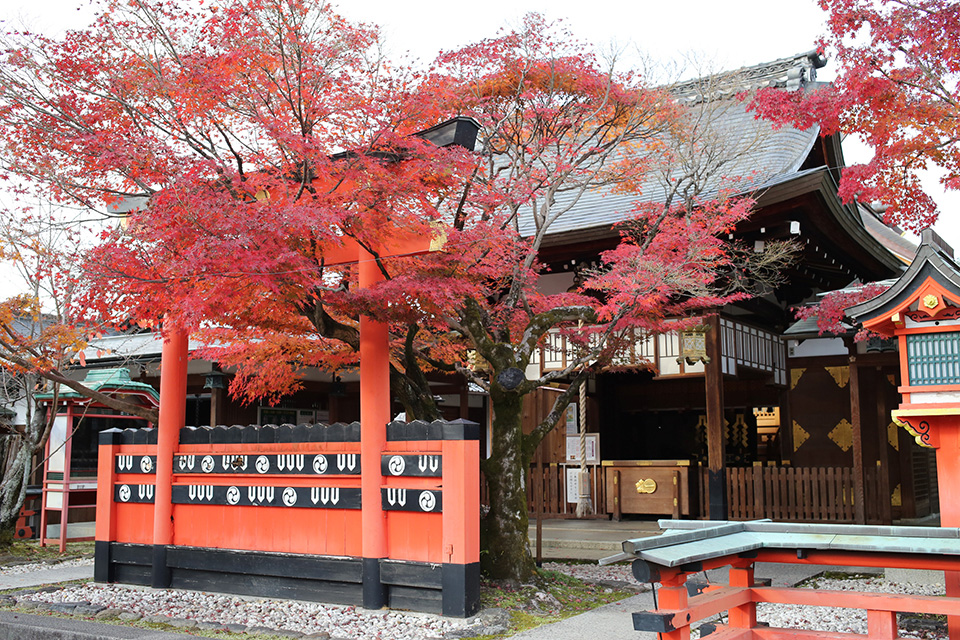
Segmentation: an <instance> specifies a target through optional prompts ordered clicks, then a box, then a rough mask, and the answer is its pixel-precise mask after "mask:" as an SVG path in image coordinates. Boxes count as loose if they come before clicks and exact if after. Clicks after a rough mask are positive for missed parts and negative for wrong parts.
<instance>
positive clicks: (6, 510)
mask: <svg viewBox="0 0 960 640" xmlns="http://www.w3.org/2000/svg"><path fill="white" fill-rule="evenodd" d="M0 449H2V454H3V457H2V458H0V459H2V460H3V463H4V465H3V467H4V468H3V480H2V481H0V547H6V546H8V545H9V544H10V543H11V542H13V534H14V532H15V530H16V525H17V519H18V518H19V516H20V508H21V507H22V506H23V502H24V500H25V499H26V496H27V482H28V481H29V479H30V463H31V461H32V460H33V450H34V447H33V446H30V444H29V443H28V441H27V440H26V438H24V437H23V436H20V435H8V436H4V437H3V443H2V445H0Z"/></svg>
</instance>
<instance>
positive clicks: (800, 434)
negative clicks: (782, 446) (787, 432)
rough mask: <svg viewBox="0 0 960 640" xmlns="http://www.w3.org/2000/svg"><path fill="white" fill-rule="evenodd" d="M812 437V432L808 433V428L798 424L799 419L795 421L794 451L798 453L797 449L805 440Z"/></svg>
mask: <svg viewBox="0 0 960 640" xmlns="http://www.w3.org/2000/svg"><path fill="white" fill-rule="evenodd" d="M809 439H810V434H809V433H807V430H806V429H804V428H803V427H801V426H800V425H799V424H797V421H796V420H794V421H793V451H794V453H796V451H797V449H799V448H800V445H802V444H803V443H804V442H806V441H807V440H809Z"/></svg>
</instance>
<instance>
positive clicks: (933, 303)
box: [923, 293, 940, 309]
mask: <svg viewBox="0 0 960 640" xmlns="http://www.w3.org/2000/svg"><path fill="white" fill-rule="evenodd" d="M939 304H940V298H938V297H937V296H935V295H933V294H932V293H931V294H928V295H925V296H923V306H925V307H926V308H927V309H936V308H937V306H938V305H939Z"/></svg>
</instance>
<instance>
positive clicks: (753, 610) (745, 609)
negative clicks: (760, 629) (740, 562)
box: [728, 564, 757, 629]
mask: <svg viewBox="0 0 960 640" xmlns="http://www.w3.org/2000/svg"><path fill="white" fill-rule="evenodd" d="M730 586H731V587H738V588H740V589H749V588H751V587H753V565H752V564H751V565H749V566H747V567H730ZM728 619H729V620H730V626H731V627H737V628H739V629H753V628H754V627H756V626H757V603H756V602H748V603H746V604H742V605H740V606H738V607H730V610H729V616H728Z"/></svg>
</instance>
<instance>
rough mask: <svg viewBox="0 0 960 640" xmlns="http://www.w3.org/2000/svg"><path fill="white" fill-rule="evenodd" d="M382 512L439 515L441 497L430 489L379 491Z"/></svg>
mask: <svg viewBox="0 0 960 640" xmlns="http://www.w3.org/2000/svg"><path fill="white" fill-rule="evenodd" d="M380 499H381V503H382V505H383V510H384V511H420V512H423V513H440V512H441V511H443V495H442V493H441V492H440V491H431V490H430V489H394V488H389V489H387V488H383V489H380Z"/></svg>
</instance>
